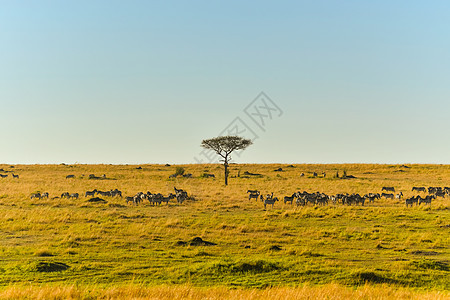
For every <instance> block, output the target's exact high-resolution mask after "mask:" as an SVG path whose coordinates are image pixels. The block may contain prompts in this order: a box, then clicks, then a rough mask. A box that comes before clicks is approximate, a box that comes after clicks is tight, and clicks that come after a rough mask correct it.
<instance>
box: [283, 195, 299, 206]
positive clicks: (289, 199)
mask: <svg viewBox="0 0 450 300" xmlns="http://www.w3.org/2000/svg"><path fill="white" fill-rule="evenodd" d="M295 195H296V194H295V193H294V194H292V196H284V204H286V203H287V202H290V203H291V205H292V201H294V198H295Z"/></svg>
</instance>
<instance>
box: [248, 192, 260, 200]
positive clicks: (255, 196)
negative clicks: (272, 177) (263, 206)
mask: <svg viewBox="0 0 450 300" xmlns="http://www.w3.org/2000/svg"><path fill="white" fill-rule="evenodd" d="M247 193H249V195H248V200H251V199H256V200H257V201H258V198H259V195H260V194H261V193H260V192H259V191H258V190H248V191H247Z"/></svg>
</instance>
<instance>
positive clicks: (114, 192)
mask: <svg viewBox="0 0 450 300" xmlns="http://www.w3.org/2000/svg"><path fill="white" fill-rule="evenodd" d="M116 196H119V197H122V192H121V191H119V190H118V189H115V190H114V191H111V197H116Z"/></svg>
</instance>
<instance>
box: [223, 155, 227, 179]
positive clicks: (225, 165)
mask: <svg viewBox="0 0 450 300" xmlns="http://www.w3.org/2000/svg"><path fill="white" fill-rule="evenodd" d="M223 166H224V167H225V185H228V160H227V159H225V163H224V164H223Z"/></svg>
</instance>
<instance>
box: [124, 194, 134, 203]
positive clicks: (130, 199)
mask: <svg viewBox="0 0 450 300" xmlns="http://www.w3.org/2000/svg"><path fill="white" fill-rule="evenodd" d="M125 201H126V202H127V204H128V202H131V203H133V204H134V197H129V196H127V197H125Z"/></svg>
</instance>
